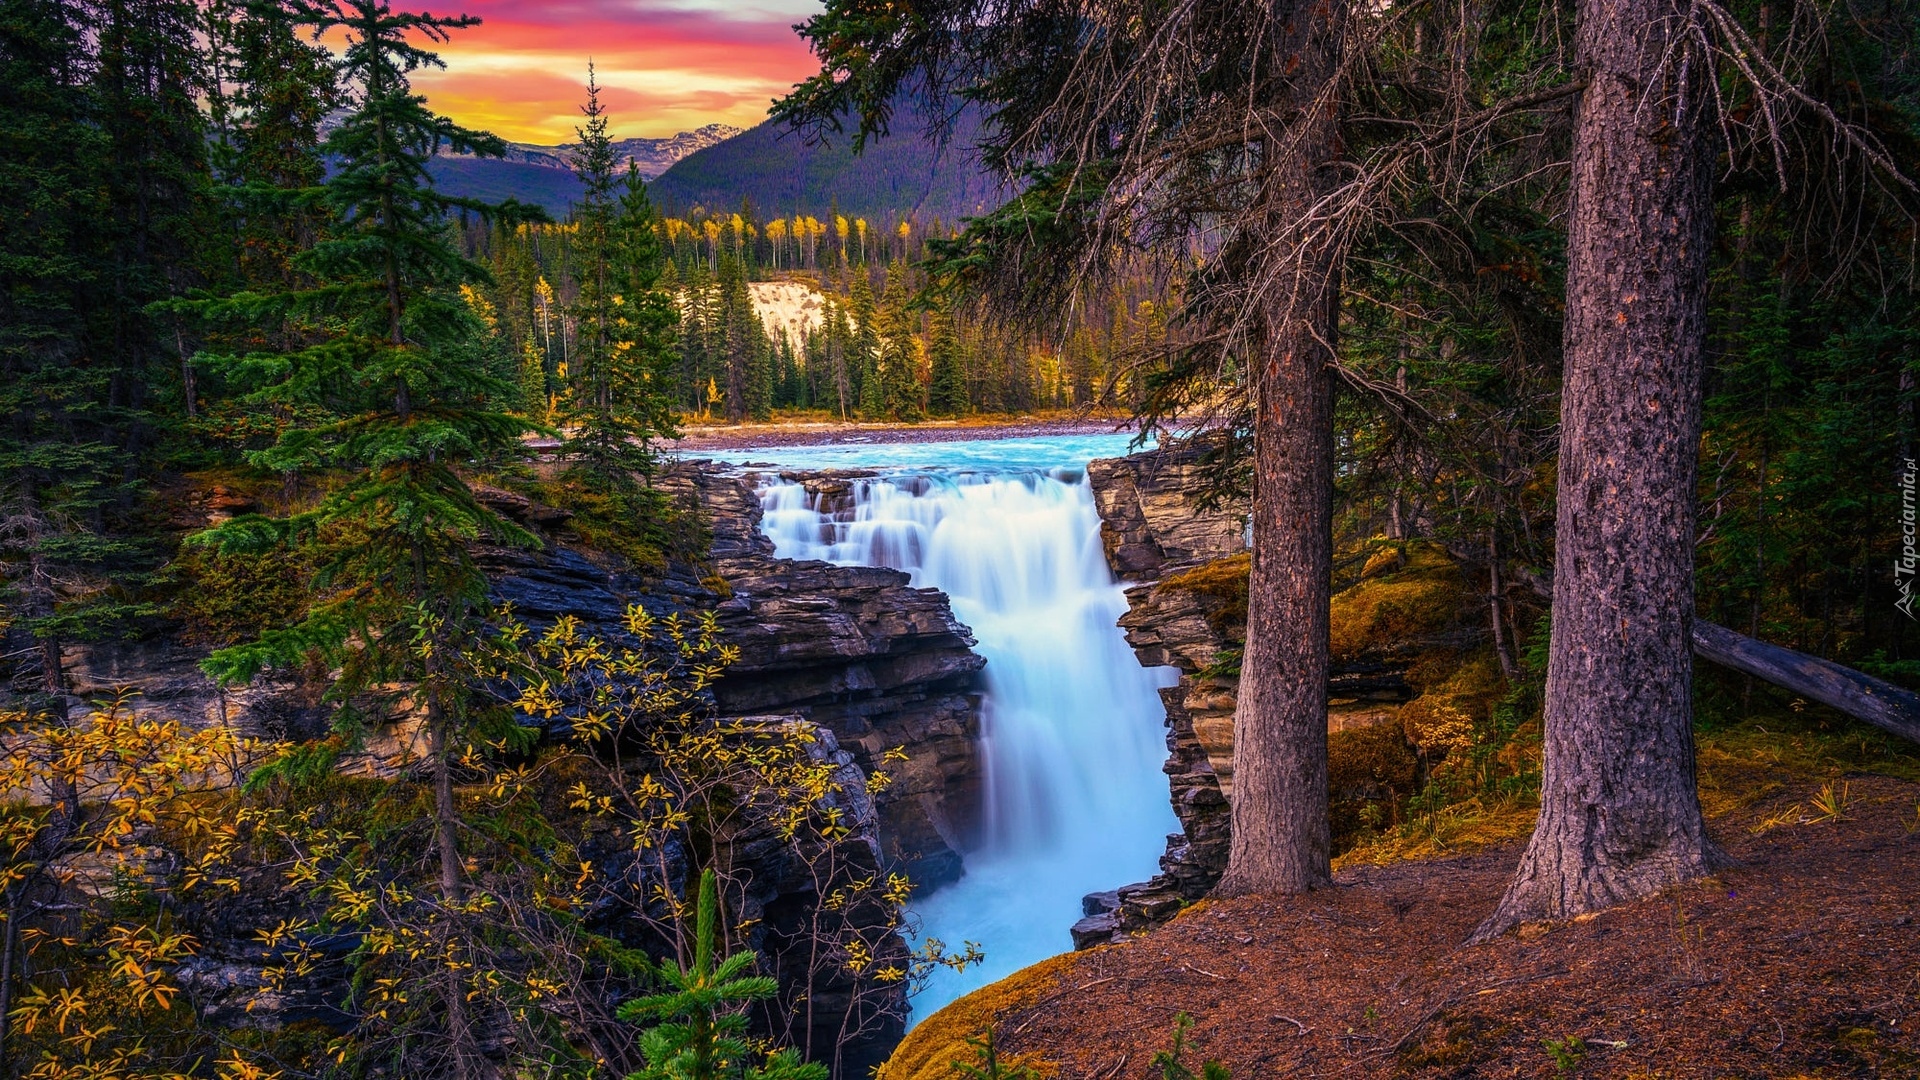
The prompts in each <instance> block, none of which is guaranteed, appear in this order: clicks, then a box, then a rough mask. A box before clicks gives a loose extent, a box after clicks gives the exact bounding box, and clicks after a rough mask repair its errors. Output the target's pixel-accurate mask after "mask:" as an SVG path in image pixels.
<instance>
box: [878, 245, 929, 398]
mask: <svg viewBox="0 0 1920 1080" xmlns="http://www.w3.org/2000/svg"><path fill="white" fill-rule="evenodd" d="M877 330H878V333H879V336H880V355H879V358H878V360H877V362H876V363H875V364H874V381H875V382H876V383H877V384H878V386H879V389H878V392H877V396H878V400H879V405H880V412H881V413H883V414H884V415H885V416H887V417H888V418H889V419H893V420H918V419H920V416H921V412H922V408H921V404H920V379H919V373H918V371H917V370H916V369H917V367H918V359H919V358H918V355H917V354H918V342H917V341H915V339H914V333H913V316H912V314H911V313H910V312H908V311H907V268H906V266H905V265H903V264H901V263H898V262H895V263H894V264H893V265H891V266H889V267H888V268H887V285H886V289H885V291H884V292H883V293H882V294H881V299H880V312H879V315H878V327H877Z"/></svg>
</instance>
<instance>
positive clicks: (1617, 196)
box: [1475, 0, 1723, 939]
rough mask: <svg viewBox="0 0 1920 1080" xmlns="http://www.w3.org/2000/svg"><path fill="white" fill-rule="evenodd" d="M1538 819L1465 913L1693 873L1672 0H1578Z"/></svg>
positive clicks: (1699, 181) (1679, 27)
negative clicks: (1497, 883) (1486, 894)
mask: <svg viewBox="0 0 1920 1080" xmlns="http://www.w3.org/2000/svg"><path fill="white" fill-rule="evenodd" d="M1577 23H1578V25H1577V29H1576V44H1575V47H1576V50H1577V56H1578V61H1577V66H1578V68H1579V69H1580V70H1581V71H1582V73H1584V74H1585V75H1586V76H1587V78H1588V80H1589V84H1588V87H1587V89H1586V90H1585V92H1584V93H1582V95H1581V98H1580V105H1579V108H1578V112H1577V115H1576V120H1575V125H1576V126H1575V131H1574V143H1573V146H1574V149H1573V194H1572V206H1571V209H1570V221H1569V228H1568V238H1567V250H1568V266H1567V322H1566V376H1565V386H1564V389H1563V391H1562V399H1561V428H1560V431H1561V434H1560V470H1559V473H1560V475H1559V493H1558V494H1559V504H1558V517H1557V519H1556V522H1555V530H1556V531H1555V541H1554V544H1555V559H1554V575H1553V636H1552V640H1551V642H1550V646H1549V648H1550V652H1549V659H1548V664H1547V687H1546V748H1545V780H1544V784H1543V788H1542V791H1541V799H1540V820H1539V822H1538V824H1537V825H1536V826H1535V828H1534V833H1533V839H1532V841H1531V842H1530V843H1529V844H1528V846H1527V850H1526V852H1525V854H1524V855H1523V856H1522V857H1521V860H1520V867H1519V869H1518V870H1517V871H1516V872H1515V875H1514V879H1513V882H1512V884H1511V885H1509V886H1508V889H1507V892H1506V895H1505V896H1504V897H1503V898H1502V899H1501V901H1500V905H1499V907H1498V908H1497V909H1496V910H1495V912H1494V913H1493V915H1492V916H1491V917H1489V918H1488V919H1487V921H1486V922H1485V923H1483V924H1482V925H1481V926H1480V928H1479V930H1478V931H1477V932H1476V934H1475V937H1476V939H1485V938H1487V937H1490V936H1493V935H1495V934H1498V933H1501V932H1503V931H1505V930H1507V929H1509V928H1511V927H1513V926H1514V925H1516V924H1518V923H1520V922H1523V921H1526V920H1532V919H1551V918H1565V917H1568V916H1572V915H1576V914H1579V913H1581V912H1586V911H1594V910H1598V909H1601V908H1606V907H1610V906H1613V905H1616V904H1620V903H1624V902H1627V901H1630V900H1633V899H1636V898H1638V897H1642V896H1645V895H1647V894H1649V893H1652V892H1654V891H1656V890H1658V889H1661V888H1663V887H1665V886H1669V885H1672V884H1675V883H1676V882H1680V881H1684V880H1687V879H1689V878H1693V877H1697V876H1700V875H1702V874H1705V873H1707V872H1709V871H1710V870H1711V869H1712V868H1714V867H1715V866H1716V865H1719V864H1720V862H1721V861H1722V859H1723V856H1722V855H1721V854H1720V853H1719V851H1718V849H1717V848H1715V847H1714V845H1713V844H1712V842H1711V841H1709V840H1708V838H1707V834H1706V827H1705V823H1704V821H1703V820H1702V818H1701V814H1700V801H1699V796H1698V792H1697V790H1696V783H1695V778H1694V760H1693V729H1692V700H1691V698H1692V672H1693V658H1692V649H1691V644H1690V639H1689V634H1690V630H1691V625H1690V624H1691V622H1692V619H1693V549H1694V525H1695V522H1694V486H1695V476H1696V470H1697V465H1698V456H1699V440H1700V375H1701V363H1702V355H1703V352H1704V348H1705V325H1706V270H1707V258H1708V250H1707V249H1708V243H1709V240H1710V232H1711V227H1712V218H1711V209H1712V207H1711V194H1712V176H1711V173H1710V172H1709V171H1708V170H1709V169H1710V168H1711V166H1712V160H1711V157H1710V155H1709V154H1708V153H1707V148H1708V145H1707V140H1706V135H1707V134H1708V130H1709V129H1708V128H1707V127H1706V125H1705V124H1704V123H1703V120H1704V117H1705V109H1704V106H1705V105H1706V103H1707V96H1706V95H1707V92H1708V89H1709V88H1708V87H1707V86H1706V85H1705V83H1704V80H1703V79H1702V78H1701V74H1702V68H1703V66H1704V65H1703V63H1702V61H1701V60H1700V59H1699V58H1698V57H1697V56H1695V55H1694V54H1693V53H1692V52H1691V43H1690V42H1689V41H1688V39H1687V27H1688V15H1687V8H1686V6H1685V5H1684V4H1680V3H1677V2H1676V0H1580V3H1579V8H1578V12H1577Z"/></svg>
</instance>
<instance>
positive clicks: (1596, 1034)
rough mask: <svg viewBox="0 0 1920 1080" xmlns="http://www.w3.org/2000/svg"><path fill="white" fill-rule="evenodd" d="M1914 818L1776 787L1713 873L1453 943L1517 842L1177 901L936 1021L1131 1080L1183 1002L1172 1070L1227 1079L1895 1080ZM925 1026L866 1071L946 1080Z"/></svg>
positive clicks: (1908, 1071) (1873, 791) (1911, 964)
mask: <svg viewBox="0 0 1920 1080" xmlns="http://www.w3.org/2000/svg"><path fill="white" fill-rule="evenodd" d="M1800 788H1805V790H1800ZM1836 802H1838V803H1839V804H1840V806H1841V813H1840V814H1839V815H1838V819H1837V820H1836V819H1835V816H1834V815H1833V814H1830V813H1827V812H1826V811H1827V810H1830V809H1831V808H1832V807H1833V804H1834V803H1836ZM1917 815H1920V785H1916V784H1913V783H1910V782H1907V781H1905V780H1901V779H1895V778H1890V777H1884V776H1867V775H1855V776H1851V777H1845V778H1839V779H1836V780H1832V781H1827V782H1821V781H1814V782H1812V783H1810V784H1809V783H1807V782H1805V781H1802V782H1799V783H1797V784H1794V785H1790V786H1785V787H1783V788H1782V789H1780V790H1777V791H1776V792H1775V793H1774V794H1772V795H1770V796H1769V797H1767V798H1765V799H1762V800H1759V801H1757V802H1754V803H1750V804H1748V805H1746V806H1743V807H1741V808H1739V809H1734V810H1730V811H1728V812H1726V813H1725V814H1724V815H1723V816H1720V817H1718V818H1717V819H1716V820H1715V822H1714V832H1715V835H1716V837H1717V838H1718V840H1719V841H1720V843H1721V844H1723V845H1724V846H1725V847H1726V848H1727V850H1728V851H1729V852H1730V853H1732V854H1733V855H1734V856H1735V857H1736V858H1737V859H1738V860H1739V865H1738V866H1737V867H1735V868H1734V869H1732V870H1729V871H1727V872H1726V873H1724V874H1722V875H1720V876H1719V877H1716V878H1713V879H1709V880H1706V881H1701V882H1694V883H1690V884H1687V885H1683V886H1680V887H1678V888H1675V889H1673V890H1671V891H1670V892H1669V893H1668V894H1666V895H1663V896H1659V897H1656V898H1653V899H1650V900H1647V901H1644V902H1642V903H1640V904H1637V905H1633V906H1630V907H1627V908H1624V909H1621V910H1617V911H1613V912H1608V913H1605V914H1602V915H1599V916H1595V917H1590V918H1586V919H1582V920H1579V921H1576V922H1573V923H1570V924H1565V925H1559V926H1550V927H1549V926H1530V927H1527V928H1525V929H1524V930H1523V931H1522V932H1521V933H1520V934H1519V935H1517V936H1510V937H1508V938H1505V939H1503V940H1501V941H1499V942H1496V943H1494V944H1492V945H1488V946H1484V947H1479V948H1471V949H1467V948H1462V947H1461V946H1460V942H1462V941H1463V940H1465V939H1466V937H1467V935H1468V934H1469V933H1470V932H1471V931H1472V929H1473V928H1474V925H1475V924H1476V922H1477V921H1478V920H1479V919H1480V918H1482V917H1483V916H1484V915H1485V914H1486V913H1487V912H1489V911H1491V910H1492V908H1493V905H1494V901H1495V900H1496V898H1497V897H1498V895H1499V893H1500V890H1501V889H1502V887H1503V886H1504V885H1505V883H1506V880H1507V876H1508V874H1509V873H1510V872H1511V870H1512V868H1513V865H1514V862H1515V860H1516V858H1517V856H1518V850H1517V848H1514V847H1505V848H1502V849H1500V850H1498V851H1494V852H1489V853H1484V854H1477V855H1467V856H1460V857H1454V858H1446V859H1433V860H1424V861H1413V862H1403V863H1398V864H1395V865H1391V866H1352V867H1349V868H1348V869H1346V870H1344V871H1342V872H1341V873H1340V875H1339V887H1338V888H1335V889H1332V890H1329V891H1325V892H1320V893H1314V894H1311V895H1308V896H1304V897H1291V898H1271V897H1247V898H1242V899H1237V900H1231V901H1217V902H1209V903H1204V904H1200V905H1196V906H1195V907H1194V908H1191V909H1189V910H1188V911H1187V912H1185V913H1183V914H1182V915H1181V916H1180V917H1179V918H1178V919H1176V920H1175V921H1174V922H1173V923H1172V924H1171V925H1169V926H1167V927H1165V928H1163V929H1162V930H1160V931H1158V932H1156V933H1153V934H1151V935H1148V936H1146V937H1143V938H1140V939H1137V940H1135V941H1133V942H1129V943H1127V944H1124V945H1117V946H1110V947H1107V948H1103V949H1098V950H1095V951H1092V952H1088V953H1081V954H1077V955H1076V956H1074V957H1073V958H1071V959H1070V960H1069V961H1067V962H1064V963H1060V964H1058V965H1057V966H1055V965H1051V964H1050V965H1049V968H1050V970H1048V971H1046V972H1045V977H1044V978H1040V979H1034V978H1028V979H1026V980H1025V983H1033V984H1035V985H1025V983H1023V984H1022V985H1020V986H1017V987H1006V988H1003V989H996V988H995V987H989V988H987V989H986V990H984V991H981V994H982V995H985V996H986V998H987V999H989V1000H983V1001H975V1000H974V999H963V1000H962V1002H961V1003H959V1005H960V1007H959V1008H957V1009H955V1010H954V1012H955V1019H959V1018H960V1017H962V1016H964V1017H965V1018H966V1022H967V1023H971V1024H974V1025H978V1024H980V1023H981V1022H982V1018H983V1016H988V1015H991V1016H993V1017H995V1022H996V1026H997V1028H998V1031H999V1033H1000V1041H1001V1046H1002V1047H1003V1049H1004V1050H1005V1051H1006V1052H1008V1053H1011V1054H1016V1055H1020V1056H1021V1057H1022V1058H1023V1059H1024V1060H1028V1061H1035V1062H1039V1063H1044V1065H1045V1066H1046V1067H1047V1068H1049V1069H1050V1070H1051V1071H1052V1072H1053V1075H1056V1076H1059V1077H1071V1078H1088V1080H1091V1078H1106V1077H1134V1078H1140V1077H1146V1076H1148V1075H1149V1073H1148V1071H1147V1070H1146V1068H1145V1063H1146V1062H1147V1061H1148V1060H1149V1059H1150V1058H1151V1057H1152V1055H1153V1053H1154V1052H1155V1051H1156V1050H1159V1049H1162V1048H1164V1047H1165V1045H1166V1044H1167V1041H1168V1039H1169V1035H1170V1032H1171V1031H1172V1028H1173V1024H1174V1017H1175V1015H1176V1014H1177V1013H1179V1012H1181V1011H1183V1010H1184V1011H1187V1012H1190V1013H1192V1014H1193V1015H1194V1016H1195V1017H1196V1018H1197V1021H1198V1022H1197V1024H1196V1025H1195V1027H1194V1029H1193V1032H1192V1034H1191V1036H1190V1040H1191V1045H1192V1046H1193V1047H1194V1050H1195V1052H1194V1053H1192V1054H1190V1055H1189V1064H1190V1065H1192V1066H1193V1067H1194V1068H1195V1070H1196V1071H1197V1070H1198V1063H1199V1061H1200V1060H1201V1059H1202V1058H1218V1059H1219V1060H1220V1061H1222V1062H1223V1063H1225V1064H1226V1065H1227V1066H1229V1067H1230V1068H1231V1069H1232V1071H1233V1076H1234V1077H1235V1078H1236V1080H1256V1078H1266V1077H1290V1076H1301V1077H1306V1076H1317V1077H1423V1078H1424V1077H1460V1078H1465V1077H1488V1078H1493V1077H1541V1078H1547V1077H1562V1076H1568V1077H1571V1076H1578V1077H1623V1078H1627V1077H1645V1078H1653V1077H1672V1078H1679V1077H1700V1078H1713V1080H1719V1078H1730V1077H1917V1076H1920V1031H1917V1030H1916V1029H1920V819H1917ZM1036 974H1038V973H1036ZM1019 978H1020V977H1018V976H1016V980H1018V979H1019ZM1012 981H1014V980H1010V982H1012ZM1008 990H1011V991H1013V992H1008ZM996 996H997V997H998V998H999V1000H997V1001H993V1000H990V999H992V998H994V997H996ZM969 1002H972V1003H973V1004H972V1006H971V1007H970V1006H969V1005H968V1003H969ZM983 1004H984V1005H990V1007H989V1008H986V1009H982V1008H980V1007H979V1006H981V1005H983ZM948 1019H949V1018H948V1016H947V1014H946V1013H944V1012H943V1013H941V1014H937V1015H936V1016H934V1017H932V1018H930V1019H929V1020H928V1021H927V1022H926V1023H925V1024H923V1025H921V1027H919V1028H917V1029H916V1030H915V1031H914V1032H912V1033H911V1034H910V1035H909V1037H908V1040H907V1043H906V1044H904V1045H903V1046H902V1048H901V1052H900V1053H899V1054H897V1055H896V1056H895V1060H894V1062H893V1064H892V1065H891V1066H890V1067H889V1069H888V1071H887V1072H885V1073H883V1074H882V1075H883V1077H886V1078H889V1080H908V1078H912V1080H930V1078H933V1077H943V1076H947V1075H951V1070H950V1068H949V1067H948V1066H947V1065H946V1062H947V1061H950V1060H952V1059H953V1058H956V1057H963V1056H964V1054H963V1053H962V1052H961V1051H963V1050H964V1047H958V1048H957V1049H956V1044H958V1043H959V1042H960V1040H961V1038H962V1037H963V1036H964V1035H965V1034H977V1032H972V1033H965V1032H960V1031H958V1030H957V1025H955V1024H953V1023H948V1022H947V1021H948ZM1123 1062H1124V1064H1123Z"/></svg>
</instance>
